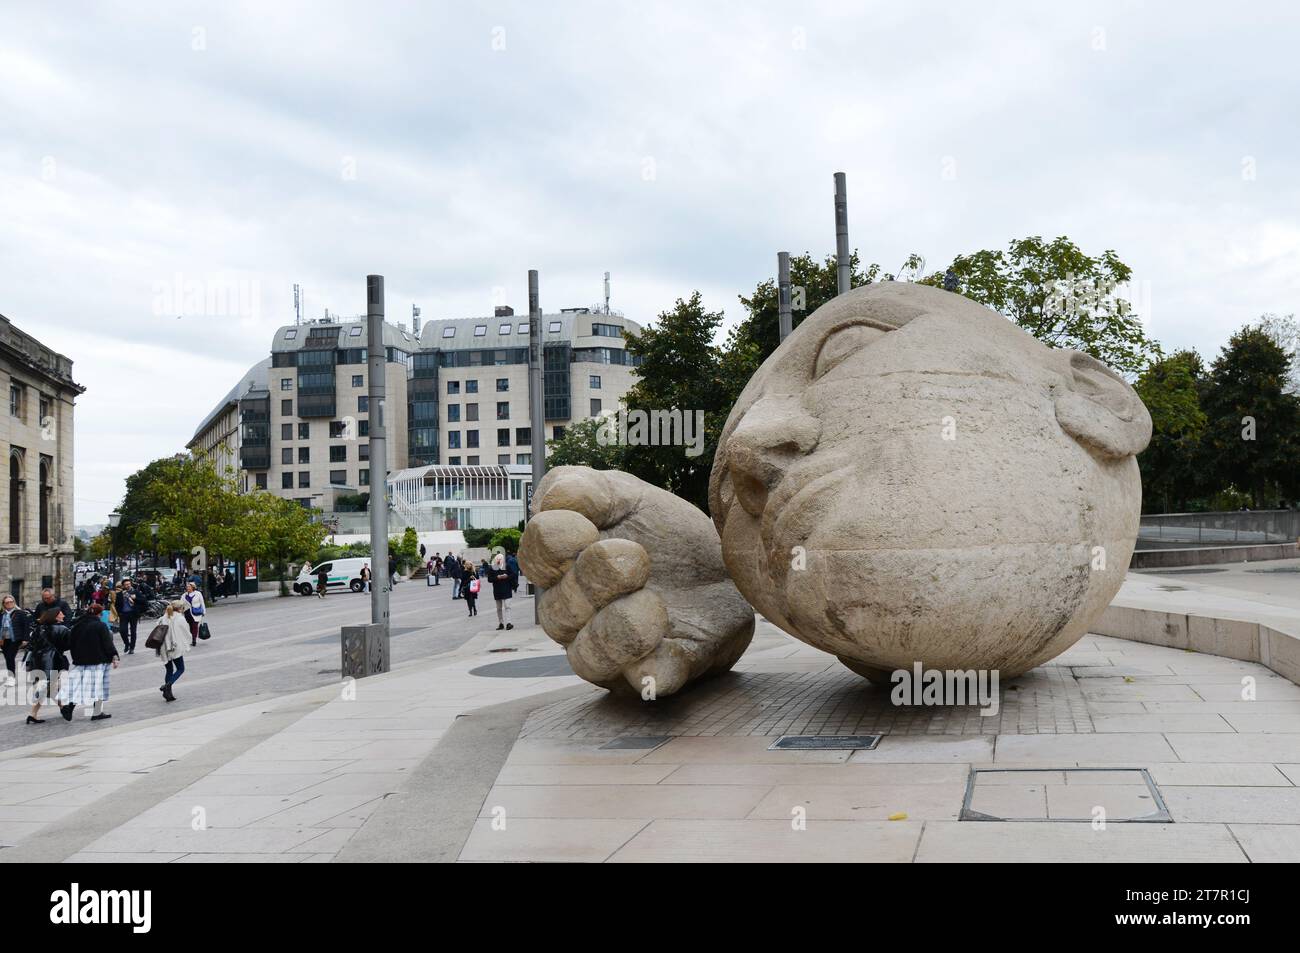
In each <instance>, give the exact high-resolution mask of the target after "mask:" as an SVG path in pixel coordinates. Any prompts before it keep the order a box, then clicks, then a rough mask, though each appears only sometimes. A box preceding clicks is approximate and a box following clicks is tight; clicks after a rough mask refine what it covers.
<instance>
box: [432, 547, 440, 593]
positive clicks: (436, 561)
mask: <svg viewBox="0 0 1300 953" xmlns="http://www.w3.org/2000/svg"><path fill="white" fill-rule="evenodd" d="M441 577H442V556H440V555H439V554H438V553H434V554H433V584H434V585H435V586H441V585H442V578H441Z"/></svg>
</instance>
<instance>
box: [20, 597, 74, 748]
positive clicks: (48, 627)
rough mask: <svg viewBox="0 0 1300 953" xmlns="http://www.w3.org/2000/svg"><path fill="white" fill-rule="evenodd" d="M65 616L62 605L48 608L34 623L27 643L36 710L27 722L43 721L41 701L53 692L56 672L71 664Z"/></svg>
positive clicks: (30, 679) (34, 707)
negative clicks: (60, 607) (68, 653)
mask: <svg viewBox="0 0 1300 953" xmlns="http://www.w3.org/2000/svg"><path fill="white" fill-rule="evenodd" d="M64 619H65V616H64V614H63V610H62V609H58V608H56V609H46V610H44V611H43V612H42V613H41V614H40V616H39V617H38V618H37V621H36V625H34V626H33V627H32V631H31V638H30V640H29V641H28V643H27V678H28V681H29V682H30V683H31V695H32V711H31V714H29V715H28V716H27V724H29V725H43V724H45V719H44V718H38V717H37V715H39V714H40V713H41V703H42V702H44V701H45V699H46V698H48V697H49V696H50V692H51V690H52V688H53V683H54V673H55V672H61V671H63V670H64V669H66V668H67V667H68V662H67V659H65V658H64V657H63V650H64V647H65V646H66V645H67V644H68V641H67V640H68V627H67V626H66V625H64V624H63V622H64Z"/></svg>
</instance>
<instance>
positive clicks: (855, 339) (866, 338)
mask: <svg viewBox="0 0 1300 953" xmlns="http://www.w3.org/2000/svg"><path fill="white" fill-rule="evenodd" d="M887 333H888V332H886V331H883V330H881V329H880V328H876V327H872V326H871V325H869V324H853V325H850V326H849V327H847V328H840V329H839V330H838V331H836V332H835V333H834V334H832V335H831V336H830V337H828V338H827V339H826V340H825V341H823V342H822V347H821V351H820V352H818V354H817V367H816V369H815V371H814V372H813V378H814V379H816V378H819V377H821V376H822V375H823V374H825V373H827V372H828V371H830V370H832V369H833V368H834V367H836V366H837V365H839V364H841V363H842V362H843V361H844V360H845V359H846V358H849V357H852V356H853V355H854V354H856V353H858V351H860V350H862V349H863V348H864V347H866V346H867V345H869V344H871V343H872V342H873V341H876V340H879V339H880V338H882V337H884V336H885V335H886V334H887Z"/></svg>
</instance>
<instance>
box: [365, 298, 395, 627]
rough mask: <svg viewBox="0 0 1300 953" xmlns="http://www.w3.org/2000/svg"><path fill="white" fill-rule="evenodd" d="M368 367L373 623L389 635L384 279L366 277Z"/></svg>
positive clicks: (371, 618) (389, 581)
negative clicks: (380, 624) (379, 624)
mask: <svg viewBox="0 0 1300 953" xmlns="http://www.w3.org/2000/svg"><path fill="white" fill-rule="evenodd" d="M366 348H367V350H366V365H367V370H368V373H367V375H366V376H367V378H368V380H367V381H366V384H367V390H368V392H369V394H370V553H371V557H370V621H371V623H372V624H373V623H382V624H383V626H384V629H385V634H387V628H388V594H389V592H391V591H392V588H393V577H392V575H391V574H390V573H389V572H388V447H387V443H388V441H387V440H386V439H385V437H386V427H385V423H386V422H385V420H384V395H385V392H386V391H387V387H386V386H385V376H386V371H387V368H386V366H385V365H386V358H387V354H386V352H385V349H384V276H383V275H367V276H366Z"/></svg>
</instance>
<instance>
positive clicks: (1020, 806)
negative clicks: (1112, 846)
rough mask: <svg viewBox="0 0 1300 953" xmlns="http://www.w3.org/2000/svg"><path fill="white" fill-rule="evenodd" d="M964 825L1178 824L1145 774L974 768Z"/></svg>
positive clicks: (1141, 770)
mask: <svg viewBox="0 0 1300 953" xmlns="http://www.w3.org/2000/svg"><path fill="white" fill-rule="evenodd" d="M960 819H961V820H963V821H1062V822H1076V823H1093V822H1096V821H1099V820H1104V821H1105V822H1106V823H1116V824H1133V823H1140V824H1172V823H1173V822H1174V819H1173V818H1172V817H1171V816H1170V814H1169V809H1168V807H1166V806H1165V802H1164V798H1162V797H1161V796H1160V789H1159V788H1157V787H1156V783H1155V781H1154V780H1152V778H1151V773H1150V772H1149V771H1148V770H1147V769H1146V768H972V769H971V773H970V777H969V778H968V779H967V781H966V797H965V799H964V800H963V801H962V806H961V817H960Z"/></svg>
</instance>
